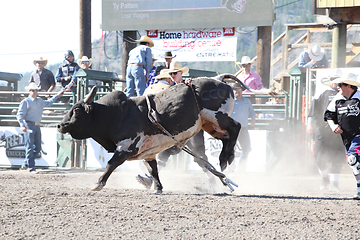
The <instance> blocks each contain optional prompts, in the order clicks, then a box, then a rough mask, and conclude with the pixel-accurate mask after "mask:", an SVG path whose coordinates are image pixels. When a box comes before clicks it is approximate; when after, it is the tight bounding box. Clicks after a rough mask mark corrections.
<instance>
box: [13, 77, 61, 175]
mask: <svg viewBox="0 0 360 240" xmlns="http://www.w3.org/2000/svg"><path fill="white" fill-rule="evenodd" d="M25 90H26V91H29V96H28V97H27V98H25V99H24V100H22V101H21V102H20V105H19V111H18V113H17V115H16V118H17V120H18V122H19V124H20V128H21V131H23V132H25V160H24V163H23V166H22V168H23V169H28V170H29V172H32V173H36V169H35V158H36V156H37V155H38V154H39V153H40V150H41V130H40V122H41V118H42V112H43V109H44V107H48V106H51V105H52V104H53V103H54V102H55V101H56V100H57V99H58V98H59V97H61V96H62V95H63V94H64V91H65V90H61V91H59V92H58V94H57V95H55V96H53V97H52V98H51V99H49V100H43V99H42V98H39V97H37V94H38V86H37V85H36V84H35V83H33V82H31V83H30V84H29V86H27V87H26V88H25Z"/></svg>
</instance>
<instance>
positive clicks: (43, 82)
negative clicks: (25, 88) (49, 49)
mask: <svg viewBox="0 0 360 240" xmlns="http://www.w3.org/2000/svg"><path fill="white" fill-rule="evenodd" d="M33 63H34V65H35V66H36V68H37V69H36V71H34V72H32V73H31V75H30V80H29V83H30V82H34V83H36V85H37V86H38V88H39V91H40V92H51V91H52V90H53V89H54V88H55V78H54V74H53V73H52V72H51V71H49V70H47V69H46V68H45V66H46V64H47V60H45V59H43V58H42V57H40V58H39V59H35V60H34V61H33Z"/></svg>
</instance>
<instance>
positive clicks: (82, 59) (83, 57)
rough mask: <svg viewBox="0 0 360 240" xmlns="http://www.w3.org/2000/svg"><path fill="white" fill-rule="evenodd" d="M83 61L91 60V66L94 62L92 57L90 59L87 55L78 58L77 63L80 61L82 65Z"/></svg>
mask: <svg viewBox="0 0 360 240" xmlns="http://www.w3.org/2000/svg"><path fill="white" fill-rule="evenodd" d="M83 62H89V67H90V66H91V64H92V59H91V58H90V59H89V58H88V57H87V56H82V58H81V59H78V60H77V63H78V64H79V65H81V64H82V63H83Z"/></svg>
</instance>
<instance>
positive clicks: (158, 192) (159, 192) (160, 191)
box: [154, 190, 162, 194]
mask: <svg viewBox="0 0 360 240" xmlns="http://www.w3.org/2000/svg"><path fill="white" fill-rule="evenodd" d="M154 193H155V194H162V190H155V192H154Z"/></svg>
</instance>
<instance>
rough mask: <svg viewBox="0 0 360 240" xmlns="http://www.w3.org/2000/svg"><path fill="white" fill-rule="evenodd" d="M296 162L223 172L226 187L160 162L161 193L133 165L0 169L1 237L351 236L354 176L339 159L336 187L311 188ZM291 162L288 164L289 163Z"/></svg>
mask: <svg viewBox="0 0 360 240" xmlns="http://www.w3.org/2000/svg"><path fill="white" fill-rule="evenodd" d="M298 167H299V166H297V165H296V164H291V163H287V164H283V166H278V167H277V169H273V171H271V172H268V173H248V172H246V171H241V170H237V171H233V172H227V173H226V174H227V177H229V178H230V179H231V180H233V181H234V182H236V183H237V184H238V185H239V187H237V188H235V191H234V192H230V190H229V189H228V188H226V187H225V186H223V185H222V184H221V182H220V181H218V183H217V185H216V186H213V187H212V188H210V187H209V182H208V180H207V177H206V175H205V174H203V173H202V172H199V171H198V172H186V173H185V172H181V171H172V170H167V169H164V170H163V171H162V172H161V174H160V176H161V179H162V183H163V186H164V191H163V194H155V193H153V190H144V189H143V187H142V186H141V185H140V184H139V183H137V182H136V180H135V176H136V175H137V174H138V171H115V172H114V173H113V174H112V176H111V177H110V178H109V181H108V183H107V185H106V187H105V188H104V189H103V190H102V191H100V192H92V191H91V188H92V187H93V185H94V183H95V182H96V181H97V179H98V178H99V176H100V175H101V174H102V171H101V172H99V171H86V170H76V169H71V170H61V169H44V170H39V173H38V174H31V173H29V172H27V171H19V170H2V171H1V175H0V176H1V186H0V192H1V193H0V194H1V200H0V216H1V217H0V219H1V226H0V228H1V231H0V238H1V239H359V232H358V224H357V222H358V212H357V210H356V209H357V208H358V205H359V203H358V202H357V201H354V200H352V199H351V196H352V195H353V193H354V191H355V189H354V179H353V176H352V173H351V171H350V170H349V169H347V168H346V167H344V168H343V169H344V170H345V171H343V172H342V174H341V177H340V185H339V188H340V189H341V191H340V192H330V191H323V192H320V191H319V184H320V178H319V176H318V175H311V174H304V175H300V174H297V173H296V172H298V171H297V170H296V169H297V168H298ZM291 169H292V170H291Z"/></svg>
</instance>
